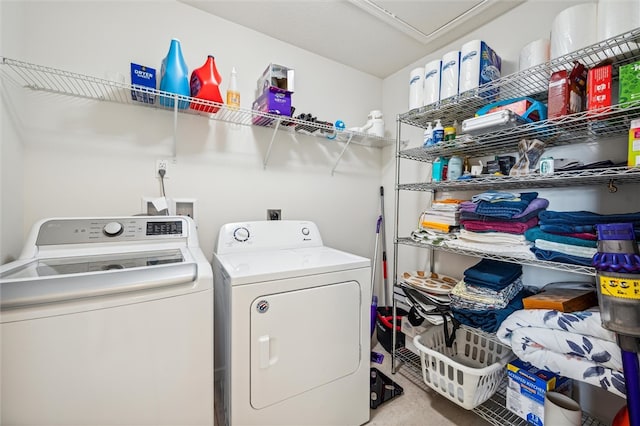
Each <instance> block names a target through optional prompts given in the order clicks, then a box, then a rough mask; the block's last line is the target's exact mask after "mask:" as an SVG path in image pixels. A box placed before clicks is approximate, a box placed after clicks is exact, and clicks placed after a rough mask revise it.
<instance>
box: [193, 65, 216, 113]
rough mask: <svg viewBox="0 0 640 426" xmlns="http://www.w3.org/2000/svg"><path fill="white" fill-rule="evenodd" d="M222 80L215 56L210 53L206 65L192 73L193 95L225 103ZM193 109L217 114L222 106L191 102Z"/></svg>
mask: <svg viewBox="0 0 640 426" xmlns="http://www.w3.org/2000/svg"><path fill="white" fill-rule="evenodd" d="M221 82H222V77H220V73H218V69H217V68H216V61H215V58H214V57H213V56H211V55H209V56H208V57H207V61H206V62H205V63H204V65H202V66H201V67H200V68H198V69H195V70H193V72H192V73H191V82H190V83H191V84H190V85H191V97H192V98H197V99H203V100H206V101H211V102H216V103H219V104H221V103H223V101H222V94H221V93H220V83H221ZM191 109H195V110H197V111H203V112H208V113H210V114H215V113H216V112H218V110H219V109H220V108H219V107H216V106H212V105H204V104H200V103H198V102H191Z"/></svg>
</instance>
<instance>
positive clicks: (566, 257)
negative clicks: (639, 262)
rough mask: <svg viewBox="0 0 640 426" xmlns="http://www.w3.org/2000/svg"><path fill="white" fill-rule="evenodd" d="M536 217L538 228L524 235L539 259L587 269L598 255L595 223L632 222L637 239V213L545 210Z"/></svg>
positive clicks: (639, 220) (639, 228) (639, 227)
mask: <svg viewBox="0 0 640 426" xmlns="http://www.w3.org/2000/svg"><path fill="white" fill-rule="evenodd" d="M538 218H539V226H536V227H534V228H531V229H529V230H527V231H526V232H525V234H524V235H525V238H526V239H527V240H528V241H530V242H533V243H534V245H533V247H531V251H532V252H533V253H534V255H535V256H536V258H538V259H541V260H550V261H554V262H562V263H570V264H574V265H583V266H590V265H591V259H592V258H593V256H594V255H595V254H596V252H597V246H598V241H597V240H598V237H597V234H596V225H597V224H602V223H633V226H634V230H635V233H636V239H640V212H636V213H623V214H608V215H604V214H598V213H593V212H589V211H569V212H556V211H549V210H545V211H542V212H540V214H539V215H538Z"/></svg>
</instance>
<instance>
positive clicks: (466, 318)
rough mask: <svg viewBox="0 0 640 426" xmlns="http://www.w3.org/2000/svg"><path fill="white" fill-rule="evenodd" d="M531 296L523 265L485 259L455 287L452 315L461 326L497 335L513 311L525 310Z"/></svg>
mask: <svg viewBox="0 0 640 426" xmlns="http://www.w3.org/2000/svg"><path fill="white" fill-rule="evenodd" d="M527 295H528V292H527V291H526V290H524V289H523V285H522V266H521V265H518V264H514V263H506V262H499V261H497V260H490V259H483V260H481V261H480V262H479V263H477V264H476V265H474V266H472V267H471V268H469V269H467V270H466V271H465V272H464V278H463V280H462V281H460V282H459V283H458V284H457V285H456V286H455V287H454V288H453V290H452V292H451V312H452V313H453V316H454V318H456V319H457V320H458V321H459V322H460V323H462V324H465V325H468V326H470V327H474V328H480V329H482V330H484V331H487V332H491V333H493V332H495V331H496V330H497V329H498V327H499V326H500V324H501V323H502V321H503V320H504V319H505V318H506V317H507V316H509V315H510V314H511V313H512V312H513V311H515V310H518V309H522V298H523V297H525V296H527Z"/></svg>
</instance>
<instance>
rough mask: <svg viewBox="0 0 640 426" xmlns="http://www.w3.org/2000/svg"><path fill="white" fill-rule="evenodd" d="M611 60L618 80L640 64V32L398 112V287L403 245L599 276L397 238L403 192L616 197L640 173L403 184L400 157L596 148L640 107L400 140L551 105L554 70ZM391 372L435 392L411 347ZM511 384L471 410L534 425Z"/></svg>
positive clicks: (501, 422)
mask: <svg viewBox="0 0 640 426" xmlns="http://www.w3.org/2000/svg"><path fill="white" fill-rule="evenodd" d="M605 60H610V61H611V62H612V63H613V64H614V67H613V72H614V79H617V72H618V68H619V67H620V66H621V65H625V64H629V63H632V62H634V61H638V60H640V28H636V29H634V30H632V31H629V32H626V33H623V34H620V35H619V36H616V37H612V38H610V39H608V40H605V41H602V42H600V43H597V44H594V45H592V46H588V47H585V48H584V49H581V50H578V51H575V52H572V53H569V54H567V55H564V56H562V57H560V58H556V59H554V60H552V61H549V62H547V63H543V64H540V65H537V66H535V67H532V68H529V69H527V70H523V71H520V72H517V73H514V74H511V75H508V76H505V77H502V78H500V79H498V80H495V81H493V82H491V83H489V84H486V85H483V86H482V87H480V88H478V89H475V90H472V91H468V92H465V93H462V94H460V95H458V96H455V97H452V98H449V99H446V100H443V101H441V102H437V103H434V104H431V105H426V106H424V107H421V108H416V109H414V110H411V111H408V112H406V113H404V114H400V115H398V117H397V129H396V132H397V133H396V181H395V189H396V200H395V218H396V219H395V224H394V225H395V226H394V260H393V276H392V280H393V283H392V284H393V286H394V287H396V286H398V285H399V284H398V280H399V275H400V274H399V272H398V256H399V247H401V246H413V247H420V248H425V249H427V250H428V253H429V257H430V259H431V262H432V261H433V253H434V252H449V253H456V254H460V255H464V256H471V257H478V258H488V259H494V260H500V261H504V262H510V263H517V264H521V265H530V266H535V267H539V268H546V269H551V270H557V271H564V272H571V273H576V274H582V275H588V276H594V275H595V270H594V268H591V267H587V266H580V265H571V264H566V263H560V262H550V261H543V260H538V259H530V258H521V257H518V256H517V255H502V254H492V253H486V252H479V251H473V250H467V249H459V248H450V247H447V246H446V245H442V244H438V245H433V244H430V243H427V242H422V241H414V240H413V239H412V238H410V237H405V236H399V235H398V232H399V230H398V228H399V217H400V216H401V215H400V201H399V199H400V193H401V191H425V192H431V193H433V194H435V193H436V192H437V191H468V190H487V189H498V188H499V189H516V188H559V187H573V186H578V185H582V186H584V185H597V184H606V185H608V187H609V191H611V192H615V191H616V190H617V186H616V185H618V184H621V183H631V184H637V183H640V168H629V167H622V166H614V167H606V168H605V167H603V168H592V169H582V170H569V171H556V172H555V173H554V174H552V175H540V174H537V173H534V174H529V175H525V176H480V177H474V178H472V179H468V180H455V181H442V182H416V183H405V182H400V176H401V174H400V169H401V160H413V161H418V162H433V161H434V160H435V159H436V158H437V157H450V156H452V155H459V156H469V157H471V158H474V157H481V156H487V155H498V154H503V153H513V152H516V151H517V147H518V142H519V141H520V140H521V139H534V138H535V139H539V140H541V141H542V142H544V143H545V146H546V147H547V148H549V147H554V146H561V145H572V144H584V143H598V142H599V141H601V140H602V139H606V138H610V137H616V136H621V135H623V134H625V133H626V132H628V130H629V124H630V122H631V120H634V119H637V118H640V102H632V103H627V104H623V105H613V106H611V107H609V108H605V109H602V110H596V111H586V112H581V113H577V114H571V115H567V116H564V117H561V118H558V119H550V120H544V121H539V122H535V123H528V124H522V125H519V126H516V127H512V128H508V129H501V130H496V131H489V132H486V133H483V134H477V135H473V136H467V135H462V137H458V138H456V139H454V140H453V141H450V142H445V143H439V144H437V145H435V146H431V147H427V148H422V147H419V148H412V149H406V150H402V145H401V144H400V140H401V136H402V131H401V128H402V125H403V124H405V125H409V126H413V127H418V128H422V129H425V128H427V127H428V124H429V123H430V122H431V123H433V122H434V121H435V120H441V121H442V123H443V124H445V125H447V124H450V123H453V122H454V121H455V120H457V121H458V122H459V123H460V122H461V121H462V120H464V119H467V118H471V117H473V116H474V115H475V113H476V111H477V110H478V109H480V108H482V107H484V106H485V105H487V104H489V103H491V102H494V101H497V100H501V99H511V98H518V97H523V96H526V97H530V98H533V99H535V100H538V101H541V102H545V101H546V100H547V91H548V84H549V76H550V75H551V73H552V72H555V71H559V70H566V69H571V67H572V65H573V63H574V61H578V62H580V63H582V64H583V65H585V66H586V67H588V68H591V67H593V66H595V65H597V64H600V63H602V62H603V61H605ZM396 304H397V301H396V299H395V298H394V299H393V308H394V309H395V308H396ZM472 330H473V331H474V332H476V333H478V334H480V335H485V334H486V333H484V332H482V331H480V330H474V329H472ZM395 344H396V336H395V328H394V332H393V341H392V347H395ZM392 372H394V373H395V372H399V373H401V374H402V375H403V376H406V377H407V378H408V379H409V380H411V381H412V382H413V383H415V384H416V385H417V386H418V387H420V388H421V389H423V390H425V391H427V392H430V391H431V389H430V388H429V387H428V386H427V385H426V384H425V383H424V381H423V378H422V367H421V364H420V357H419V356H418V355H416V354H415V353H413V352H412V351H411V350H409V349H407V348H399V349H396V350H394V351H393V353H392ZM506 385H507V382H506V378H505V380H504V381H503V382H502V383H501V386H500V388H499V390H498V392H496V394H494V395H493V396H492V397H491V398H490V399H489V400H488V401H486V402H485V403H484V404H482V405H480V406H479V407H476V408H475V409H474V410H473V411H474V412H475V413H476V414H477V415H478V416H480V417H481V418H483V419H484V420H486V421H487V422H489V423H490V424H492V425H495V426H506V425H516V426H525V425H527V424H528V423H527V422H526V421H525V420H523V419H521V418H519V417H518V416H517V415H516V414H514V413H512V412H510V411H509V410H507V409H506V407H505V391H506ZM582 424H583V425H585V426H600V425H603V423H601V422H600V421H598V420H597V419H594V418H591V417H590V416H589V415H588V414H585V415H584V416H583V422H582Z"/></svg>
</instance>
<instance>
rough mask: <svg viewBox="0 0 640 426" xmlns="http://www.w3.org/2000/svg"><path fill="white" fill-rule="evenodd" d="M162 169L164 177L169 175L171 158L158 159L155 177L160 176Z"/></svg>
mask: <svg viewBox="0 0 640 426" xmlns="http://www.w3.org/2000/svg"><path fill="white" fill-rule="evenodd" d="M160 170H164V178H165V179H166V178H168V177H169V160H156V169H155V172H154V176H155V177H160Z"/></svg>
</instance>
